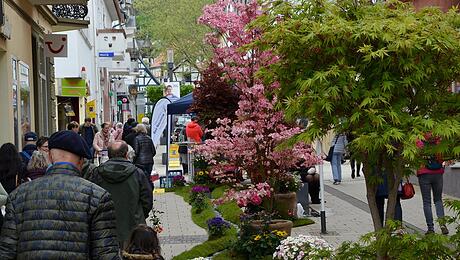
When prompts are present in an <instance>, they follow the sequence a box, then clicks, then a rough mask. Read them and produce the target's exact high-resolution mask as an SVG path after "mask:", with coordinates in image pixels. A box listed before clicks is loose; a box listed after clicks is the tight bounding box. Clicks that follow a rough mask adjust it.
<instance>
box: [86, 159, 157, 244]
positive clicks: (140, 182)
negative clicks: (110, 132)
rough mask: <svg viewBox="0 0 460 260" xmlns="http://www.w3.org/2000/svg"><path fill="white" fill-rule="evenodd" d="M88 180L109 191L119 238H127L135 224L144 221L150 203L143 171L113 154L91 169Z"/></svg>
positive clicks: (150, 206) (150, 198)
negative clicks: (110, 157)
mask: <svg viewBox="0 0 460 260" xmlns="http://www.w3.org/2000/svg"><path fill="white" fill-rule="evenodd" d="M90 180H91V181H92V182H94V183H96V184H97V185H99V186H101V187H102V188H104V189H106V190H107V191H108V192H110V194H111V195H112V199H113V202H114V205H115V216H116V220H117V235H118V241H119V242H120V243H123V242H125V241H127V240H128V238H129V234H130V233H131V230H133V228H134V227H136V226H137V225H138V224H145V218H147V217H148V216H149V212H150V210H152V206H153V197H152V189H151V187H150V184H149V182H148V180H147V177H145V174H144V172H143V171H142V170H141V169H139V168H137V167H136V166H134V165H133V164H132V163H131V162H129V161H128V160H125V159H123V158H112V159H110V160H108V161H107V162H105V163H103V164H101V165H100V166H99V167H97V168H96V170H95V171H94V172H93V174H92V176H91V177H90Z"/></svg>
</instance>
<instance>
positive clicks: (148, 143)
mask: <svg viewBox="0 0 460 260" xmlns="http://www.w3.org/2000/svg"><path fill="white" fill-rule="evenodd" d="M133 149H134V152H135V153H136V155H135V157H134V164H151V163H153V157H154V156H155V154H156V151H155V146H153V142H152V139H150V137H148V136H147V135H146V134H138V135H137V136H136V139H135V140H134V146H133Z"/></svg>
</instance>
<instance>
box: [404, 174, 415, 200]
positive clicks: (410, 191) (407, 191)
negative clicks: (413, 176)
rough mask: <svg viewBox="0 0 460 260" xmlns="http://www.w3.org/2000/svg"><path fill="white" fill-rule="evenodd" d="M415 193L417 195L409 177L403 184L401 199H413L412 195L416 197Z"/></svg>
mask: <svg viewBox="0 0 460 260" xmlns="http://www.w3.org/2000/svg"><path fill="white" fill-rule="evenodd" d="M414 195H415V189H414V185H412V183H410V181H409V178H408V179H407V181H406V183H404V184H403V185H402V195H401V199H403V200H408V199H412V197H414Z"/></svg>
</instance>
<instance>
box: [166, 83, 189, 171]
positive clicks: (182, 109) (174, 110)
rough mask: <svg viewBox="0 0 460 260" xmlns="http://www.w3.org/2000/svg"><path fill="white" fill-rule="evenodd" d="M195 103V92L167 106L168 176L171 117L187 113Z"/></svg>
mask: <svg viewBox="0 0 460 260" xmlns="http://www.w3.org/2000/svg"><path fill="white" fill-rule="evenodd" d="M192 103H193V92H192V93H189V94H187V95H185V96H183V97H181V98H180V99H178V100H176V101H174V102H173V103H171V104H168V108H167V114H168V123H167V126H166V127H167V129H168V138H167V139H168V141H167V146H166V153H167V155H168V156H167V158H168V159H167V162H166V175H167V176H168V175H169V174H168V173H169V146H170V145H171V118H172V115H179V114H187V110H188V108H189V107H190V106H191V105H192Z"/></svg>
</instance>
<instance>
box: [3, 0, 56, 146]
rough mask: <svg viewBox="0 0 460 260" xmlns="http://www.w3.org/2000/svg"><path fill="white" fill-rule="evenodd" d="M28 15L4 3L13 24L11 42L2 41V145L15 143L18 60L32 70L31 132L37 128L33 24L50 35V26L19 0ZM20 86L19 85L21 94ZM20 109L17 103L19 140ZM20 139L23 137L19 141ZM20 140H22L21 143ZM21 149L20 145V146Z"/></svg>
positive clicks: (8, 17) (28, 4) (6, 12)
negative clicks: (15, 67) (15, 68)
mask: <svg viewBox="0 0 460 260" xmlns="http://www.w3.org/2000/svg"><path fill="white" fill-rule="evenodd" d="M14 3H16V5H17V6H19V7H20V8H21V9H22V10H23V12H24V13H26V14H27V15H25V14H22V13H21V12H19V11H18V10H17V9H16V6H15V5H14V4H12V3H10V2H9V1H5V4H4V11H5V16H6V17H7V19H8V21H9V24H11V39H4V38H2V37H1V39H0V77H1V79H2V84H1V85H0V111H1V113H0V122H2V123H1V124H0V145H1V144H3V143H5V142H14V117H13V103H12V101H13V98H12V96H13V91H12V83H13V78H12V77H13V71H12V65H11V61H12V58H13V57H14V58H15V59H17V60H19V61H22V62H24V63H25V64H27V66H28V67H29V86H30V89H31V98H30V99H31V104H30V106H31V118H30V122H31V129H32V130H34V129H35V125H34V121H35V120H34V99H33V95H34V93H33V74H34V73H33V61H32V31H33V29H32V25H33V23H35V24H36V25H38V26H35V28H37V29H38V30H40V31H41V32H40V31H39V32H38V33H39V34H40V33H45V32H46V33H49V32H50V31H51V25H50V24H49V22H47V21H46V20H45V19H44V17H42V15H40V14H39V13H38V10H37V8H36V7H34V6H32V5H31V4H30V3H29V2H28V1H27V0H16V1H15V2H14ZM19 91H20V87H19V86H18V92H19ZM18 101H20V93H18ZM20 109H21V107H20V105H19V104H18V120H19V137H20V136H22V133H21V129H20V120H21V118H20V115H21V111H20ZM19 139H21V138H19ZM20 141H21V140H20ZM20 146H21V143H20Z"/></svg>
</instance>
